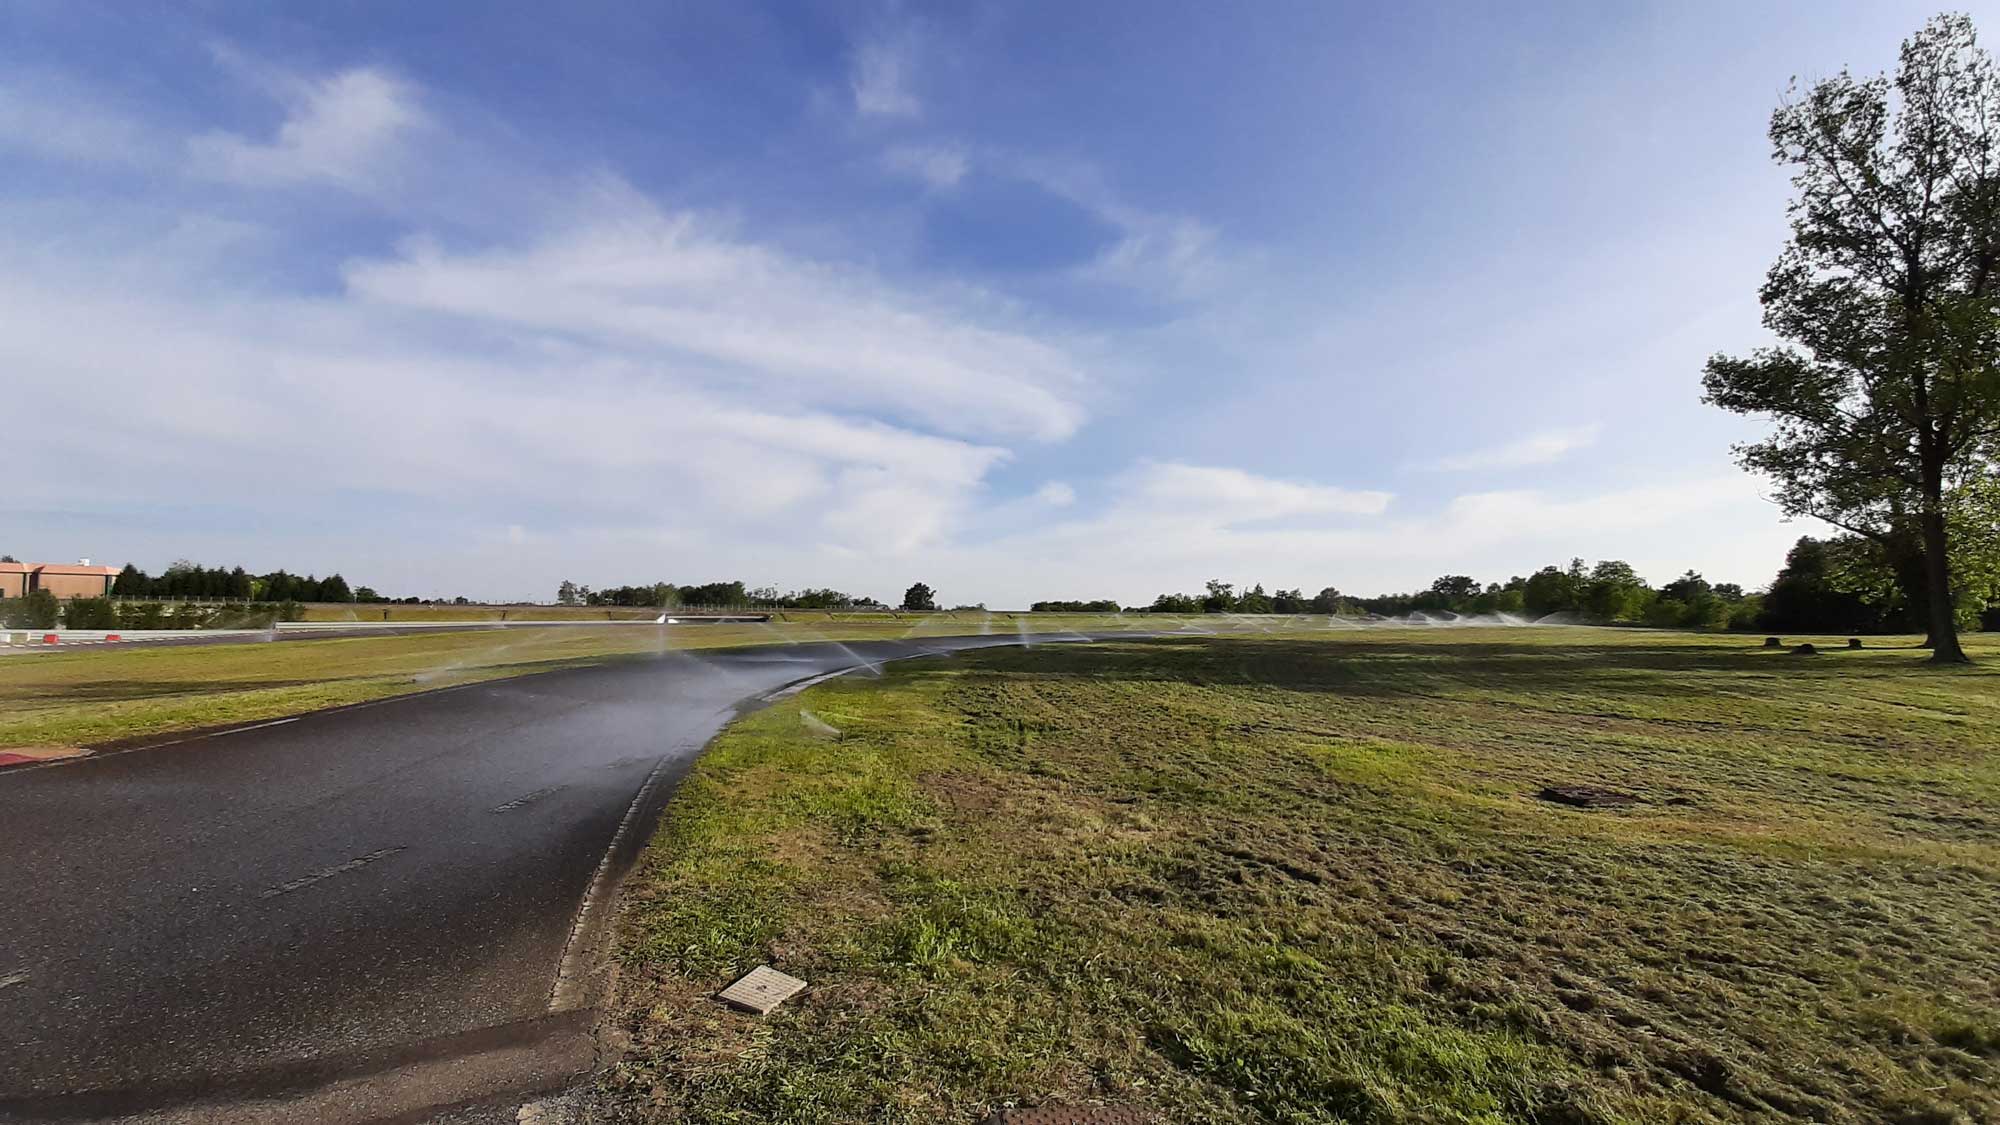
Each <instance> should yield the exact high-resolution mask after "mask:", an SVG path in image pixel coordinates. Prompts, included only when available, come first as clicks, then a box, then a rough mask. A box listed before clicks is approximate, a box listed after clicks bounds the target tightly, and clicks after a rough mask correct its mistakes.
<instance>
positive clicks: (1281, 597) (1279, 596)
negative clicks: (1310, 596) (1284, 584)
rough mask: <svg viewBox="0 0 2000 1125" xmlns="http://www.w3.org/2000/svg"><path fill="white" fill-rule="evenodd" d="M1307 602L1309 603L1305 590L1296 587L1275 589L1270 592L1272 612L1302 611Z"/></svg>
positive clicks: (1304, 610) (1304, 609)
mask: <svg viewBox="0 0 2000 1125" xmlns="http://www.w3.org/2000/svg"><path fill="white" fill-rule="evenodd" d="M1309 604H1311V603H1310V602H1308V601H1307V599H1306V596H1305V592H1304V591H1302V590H1299V589H1296V588H1294V589H1290V590H1277V591H1274V592H1273V593H1272V594H1271V612H1273V613H1304V612H1306V607H1307V606H1308V605H1309Z"/></svg>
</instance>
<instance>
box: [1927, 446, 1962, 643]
mask: <svg viewBox="0 0 2000 1125" xmlns="http://www.w3.org/2000/svg"><path fill="white" fill-rule="evenodd" d="M1926 475H1928V474H1926ZM1925 483H1926V485H1931V482H1930V481H1926V482H1925ZM1924 491H1925V492H1927V493H1931V495H1927V496H1925V497H1924V513H1923V528H1924V571H1925V575H1926V577H1928V578H1929V580H1930V582H1929V585H1930V607H1931V663H1932V664H1970V663H1972V660H1971V658H1970V657H1968V656H1966V655H1965V650H1964V649H1962V648H1960V647H1959V646H1958V607H1957V606H1955V605H1953V604H1952V599H1951V557H1950V556H1949V555H1948V554H1946V550H1947V548H1948V547H1949V544H1948V543H1947V541H1946V538H1945V531H1944V499H1943V491H1944V490H1943V488H1942V482H1939V484H1938V485H1936V486H1933V487H1926V488H1925V490H1924Z"/></svg>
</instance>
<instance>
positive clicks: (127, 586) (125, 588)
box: [111, 563, 148, 598]
mask: <svg viewBox="0 0 2000 1125" xmlns="http://www.w3.org/2000/svg"><path fill="white" fill-rule="evenodd" d="M111 592H112V593H113V594H116V595H117V596H119V597H121V598H143V597H145V596H146V594H147V593H148V590H147V588H146V572H145V571H143V570H140V569H139V568H138V567H136V566H133V565H132V564H131V563H126V564H125V568H124V569H123V570H120V571H119V572H118V577H116V578H114V579H112V580H111Z"/></svg>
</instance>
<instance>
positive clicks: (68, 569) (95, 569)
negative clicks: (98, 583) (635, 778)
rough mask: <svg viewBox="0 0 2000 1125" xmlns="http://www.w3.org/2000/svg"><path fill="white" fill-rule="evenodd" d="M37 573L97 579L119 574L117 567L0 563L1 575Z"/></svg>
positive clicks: (76, 564)
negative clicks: (85, 576)
mask: <svg viewBox="0 0 2000 1125" xmlns="http://www.w3.org/2000/svg"><path fill="white" fill-rule="evenodd" d="M35 572H40V573H42V574H68V575H88V576H91V577H97V576H102V575H107V574H108V575H113V576H115V575H116V574H117V573H118V568H117V567H115V566H84V565H82V564H80V563H38V562H31V563H8V562H0V574H31V573H35Z"/></svg>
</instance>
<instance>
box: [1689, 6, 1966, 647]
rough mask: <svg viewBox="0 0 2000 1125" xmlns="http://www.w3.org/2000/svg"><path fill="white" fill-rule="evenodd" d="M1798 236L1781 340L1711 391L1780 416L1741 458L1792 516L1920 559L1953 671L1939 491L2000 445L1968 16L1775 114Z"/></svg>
mask: <svg viewBox="0 0 2000 1125" xmlns="http://www.w3.org/2000/svg"><path fill="white" fill-rule="evenodd" d="M1771 141H1772V144H1773V146H1774V149H1775V152H1774V155H1775V157H1776V159H1777V160H1778V161H1779V162H1780V163H1782V164H1786V165H1788V166H1790V167H1791V168H1792V169H1793V176H1792V184H1793V186H1794V188H1795V189H1796V190H1797V197H1796V198H1795V199H1794V200H1793V202H1792V205H1791V211H1790V214H1791V227H1792V236H1791V239H1790V241H1789V242H1788V243H1787V244H1786V246H1785V248H1784V251H1783V252H1782V253H1781V254H1780V255H1779V257H1778V261H1777V263H1776V264H1775V265H1773V266H1772V267H1771V270H1770V273H1769V275H1768V276H1767V278H1766V280H1765V283H1764V287H1763V291H1762V294H1761V297H1762V300H1763V304H1764V323H1765V325H1766V326H1767V327H1769V328H1770V329H1771V330H1772V331H1773V332H1775V333H1776V334H1777V335H1778V336H1780V337H1782V338H1783V339H1785V340H1787V341H1790V343H1789V344H1787V345H1785V346H1781V347H1775V348H1766V349H1762V350H1759V351H1757V352H1755V353H1753V354H1752V355H1750V356H1748V357H1746V358H1732V357H1728V356H1717V357H1715V358H1714V359H1712V360H1710V361H1709V364H1708V368H1707V371H1706V374H1705V376H1704V379H1703V384H1704V386H1705V388H1706V391H1707V394H1706V396H1705V397H1706V400H1707V401H1708V402H1711V403H1713V404H1715V405H1717V406H1720V407H1722V408H1724V409H1726V410H1731V411H1735V412H1737V413H1742V414H1756V415H1763V416H1767V417H1769V418H1771V419H1772V420H1773V421H1774V422H1775V423H1776V426H1775V429H1774V431H1773V432H1772V434H1771V436H1770V437H1768V438H1767V439H1765V440H1764V441H1761V442H1754V443H1750V444H1746V445H1741V446H1738V447H1737V453H1738V457H1739V459H1740V460H1741V461H1742V463H1743V464H1744V465H1745V466H1747V467H1749V468H1751V469H1754V470H1757V471H1760V472H1762V473H1764V474H1766V475H1768V476H1769V477H1770V478H1771V479H1772V480H1773V481H1774V482H1775V485H1776V498H1777V500H1778V502H1779V503H1780V504H1782V505H1783V506H1784V509H1785V511H1786V512H1787V513H1788V514H1792V515H1811V516H1817V517H1818V518H1820V519H1823V520H1825V521H1827V522H1828V523H1832V524H1835V525H1837V526H1840V527H1844V528H1847V529H1848V530H1851V531H1853V532H1855V533H1857V534H1860V535H1864V536H1867V537H1869V538H1871V539H1874V540H1876V541H1877V542H1879V543H1882V544H1884V546H1885V547H1889V546H1890V545H1891V544H1892V542H1901V543H1905V544H1908V543H1914V544H1916V545H1918V546H1919V547H1920V549H1921V552H1922V561H1923V567H1924V578H1925V582H1924V585H1925V587H1926V589H1925V591H1924V594H1925V598H1926V601H1927V602H1928V621H1929V625H1930V634H1931V636H1930V639H1931V643H1932V646H1933V651H1932V659H1933V660H1935V661H1939V662H1962V661H1964V660H1965V659H1966V657H1965V653H1964V651H1963V650H1962V649H1961V648H1960V647H1959V643H1958V629H1957V624H1956V622H1955V620H1954V613H1953V604H1952V603H1953V593H1952V583H1951V570H1950V546H1949V540H1950V535H1949V531H1948V528H1947V519H1946V501H1945V497H1946V495H1947V493H1948V492H1949V491H1950V490H1951V489H1952V487H1953V486H1954V485H1955V484H1958V483H1960V482H1962V481H1964V480H1966V479H1968V478H1970V477H1974V476H1977V475H1979V474H1982V473H1984V472H1985V471H1987V468H1986V467H1987V465H1988V464H1989V463H1990V459H1991V457H1992V453H1993V448H1994V445H1995V440H1996V436H2000V367H1997V366H1996V359H2000V352H1996V343H2000V84H1996V81H1995V74H1994V68H1993V62H1992V59H1991V57H1990V56H1988V55H1987V53H1986V52H1985V51H1983V50H1981V49H1980V48H1979V47H1978V45H1977V43H1976V41H1975V37H1974V33H1973V27H1972V23H1971V21H1970V20H1968V19H1966V18H1965V17H1963V16H1939V17H1937V18H1936V19H1933V20H1932V21H1931V22H1930V23H1928V24H1926V25H1925V26H1924V28H1923V30H1921V31H1919V32H1918V33H1917V34H1916V35H1915V36H1914V37H1912V38H1911V39H1909V40H1907V41H1906V42H1904V44H1903V50H1902V55H1901V58H1900V61H1899V63H1898V65H1897V68H1896V74H1895V77H1894V78H1893V80H1892V79H1890V78H1888V77H1885V76H1878V77H1875V78H1868V79H1857V78H1855V77H1853V76H1852V75H1850V74H1848V73H1847V72H1845V71H1842V72H1841V73H1840V74H1839V75H1837V76H1836V77H1833V78H1829V79H1826V80H1824V81H1821V82H1817V83H1814V84H1813V85H1812V86H1810V87H1809V88H1807V89H1806V90H1805V91H1804V92H1803V94H1798V93H1796V92H1795V93H1794V95H1793V96H1792V97H1789V98H1787V99H1786V101H1785V103H1784V104H1782V105H1781V106H1779V108H1778V110H1777V112H1775V113H1774V114H1772V116H1771Z"/></svg>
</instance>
